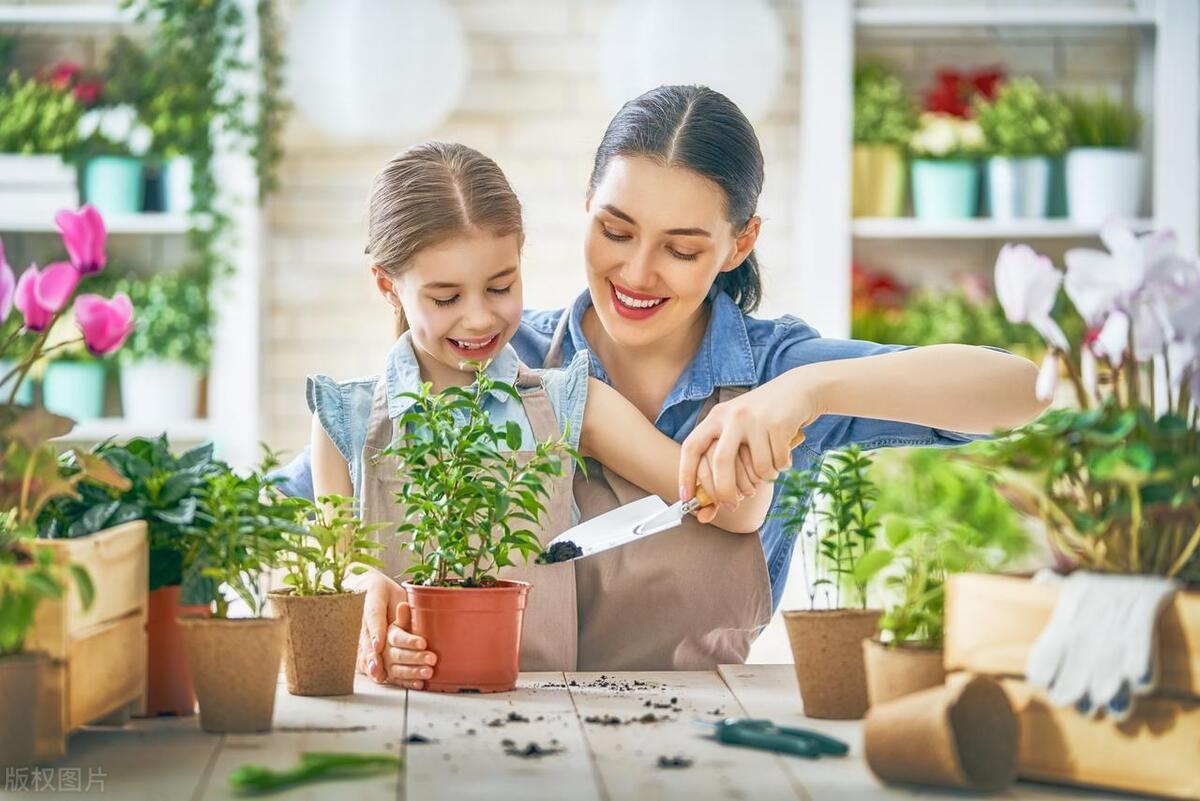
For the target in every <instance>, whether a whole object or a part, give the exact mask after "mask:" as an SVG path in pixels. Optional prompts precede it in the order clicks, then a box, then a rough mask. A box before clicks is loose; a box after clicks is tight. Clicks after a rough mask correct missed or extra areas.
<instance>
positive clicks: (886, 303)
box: [850, 264, 908, 311]
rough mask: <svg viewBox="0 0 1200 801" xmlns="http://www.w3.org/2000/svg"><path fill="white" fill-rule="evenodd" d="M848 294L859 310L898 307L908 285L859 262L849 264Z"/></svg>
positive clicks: (902, 300)
mask: <svg viewBox="0 0 1200 801" xmlns="http://www.w3.org/2000/svg"><path fill="white" fill-rule="evenodd" d="M850 287H851V290H850V294H851V296H852V297H853V305H854V307H855V308H856V309H859V310H860V311H866V310H870V309H898V308H900V307H902V306H903V305H904V296H905V295H906V294H907V293H908V287H906V286H905V285H904V284H902V283H900V282H899V281H897V280H896V279H895V278H893V277H892V276H890V275H888V274H887V273H884V272H878V271H876V270H871V269H868V268H866V267H863V266H861V265H859V264H852V265H851V266H850Z"/></svg>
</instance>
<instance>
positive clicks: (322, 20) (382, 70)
mask: <svg viewBox="0 0 1200 801" xmlns="http://www.w3.org/2000/svg"><path fill="white" fill-rule="evenodd" d="M469 73H470V51H469V50H468V48H467V42H466V38H465V36H464V35H463V30H462V25H460V24H459V21H458V19H457V17H455V15H454V12H453V11H452V10H450V9H449V8H448V7H447V6H446V4H445V3H444V2H442V0H304V4H303V6H302V7H301V8H300V11H299V13H298V14H297V15H296V16H295V18H294V20H293V21H292V25H291V28H290V30H289V31H288V37H287V71H286V85H287V88H288V94H289V95H290V96H291V98H292V100H293V102H294V103H295V105H296V107H297V108H298V109H299V110H300V112H301V113H302V114H303V115H304V116H305V118H307V119H308V120H309V121H310V122H311V123H312V124H313V125H315V126H316V127H318V128H320V129H321V130H322V131H324V132H326V133H328V134H330V135H331V136H336V137H340V138H345V139H358V140H375V141H388V142H396V141H397V140H403V139H406V138H411V137H414V136H418V135H420V134H424V133H427V132H428V131H429V130H430V129H432V128H435V127H436V126H437V125H438V124H439V123H441V122H442V121H443V120H445V119H446V117H447V116H449V114H450V113H451V112H452V111H453V110H454V109H455V107H456V106H457V105H458V102H459V100H460V99H461V98H462V93H463V89H464V88H465V87H466V85H467V76H468V75H469Z"/></svg>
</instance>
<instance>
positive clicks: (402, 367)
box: [384, 331, 520, 419]
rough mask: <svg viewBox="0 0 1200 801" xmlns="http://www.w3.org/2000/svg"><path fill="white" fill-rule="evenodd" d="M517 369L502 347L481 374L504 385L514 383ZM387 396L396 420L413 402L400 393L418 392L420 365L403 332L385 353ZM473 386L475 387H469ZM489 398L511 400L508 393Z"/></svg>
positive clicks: (509, 351) (497, 392) (513, 355)
mask: <svg viewBox="0 0 1200 801" xmlns="http://www.w3.org/2000/svg"><path fill="white" fill-rule="evenodd" d="M519 369H520V359H519V358H518V357H517V352H516V351H515V350H514V349H513V346H512V345H509V344H505V346H504V347H503V348H502V349H501V351H500V352H499V353H498V354H496V356H495V358H493V359H492V360H491V362H489V363H488V366H487V367H486V368H484V372H485V373H487V375H488V376H489V377H490V378H491V379H492V380H494V381H502V382H503V383H505V384H509V385H510V386H511V385H515V384H516V383H517V372H518V370H519ZM384 376H385V380H386V381H387V392H388V417H391V418H392V419H395V418H397V417H399V416H400V415H402V414H404V412H405V411H407V410H408V407H410V406H412V404H413V399H412V398H405V397H400V395H401V393H403V392H418V391H420V389H421V365H420V363H419V362H418V361H417V354H416V353H415V352H414V351H413V345H412V331H405V332H404V333H403V334H401V335H400V338H399V339H397V340H396V343H395V344H394V345H392V349H391V350H390V351H388V356H387V369H386V371H385V373H384ZM472 386H474V384H472ZM488 394H490V395H491V396H492V397H493V398H494V399H496V400H498V401H500V402H502V403H503V402H505V401H508V400H511V399H512V398H511V396H510V395H508V393H506V392H503V391H501V390H498V389H493V390H492V391H491V392H490V393H488Z"/></svg>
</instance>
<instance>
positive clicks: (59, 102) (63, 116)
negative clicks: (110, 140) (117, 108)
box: [0, 72, 84, 217]
mask: <svg viewBox="0 0 1200 801" xmlns="http://www.w3.org/2000/svg"><path fill="white" fill-rule="evenodd" d="M83 111H84V109H83V106H82V104H81V103H79V102H78V101H77V100H76V99H75V96H74V95H73V94H72V93H71V91H69V90H68V89H66V88H60V87H58V86H55V85H54V84H51V83H49V82H46V81H41V80H38V79H36V78H22V77H21V76H20V75H19V74H18V73H16V72H10V73H8V78H7V80H6V81H5V82H4V85H3V87H2V88H0V176H3V177H0V213H20V214H30V213H33V214H37V213H44V214H45V215H46V216H47V217H48V216H50V215H51V214H53V213H54V212H55V211H57V210H58V209H60V208H74V207H75V206H77V205H78V204H79V190H78V188H77V186H76V177H75V170H74V169H73V168H72V167H71V166H70V165H68V164H67V163H66V161H65V160H64V156H66V155H68V154H70V153H71V152H73V150H74V148H75V146H76V143H77V141H78V137H77V134H76V125H77V124H78V122H79V117H80V115H81V114H83Z"/></svg>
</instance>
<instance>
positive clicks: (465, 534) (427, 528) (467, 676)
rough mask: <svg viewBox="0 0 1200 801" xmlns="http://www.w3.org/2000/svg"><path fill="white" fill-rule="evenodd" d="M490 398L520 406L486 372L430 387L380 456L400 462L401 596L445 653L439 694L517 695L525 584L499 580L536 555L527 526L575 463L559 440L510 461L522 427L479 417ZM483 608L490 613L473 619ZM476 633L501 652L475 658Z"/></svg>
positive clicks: (414, 396) (419, 628)
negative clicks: (406, 558)
mask: <svg viewBox="0 0 1200 801" xmlns="http://www.w3.org/2000/svg"><path fill="white" fill-rule="evenodd" d="M491 392H502V393H504V394H506V395H509V396H511V397H512V398H514V399H519V397H520V396H519V395H518V393H517V391H516V389H515V388H514V387H512V386H511V385H509V384H505V383H503V382H499V381H495V380H493V379H492V378H491V377H490V376H488V375H487V374H486V373H485V372H484V371H483V367H482V366H478V369H477V371H476V380H475V383H474V384H473V385H472V386H471V387H469V388H463V387H450V388H448V389H446V390H444V391H443V392H441V393H437V394H435V393H433V392H432V389H431V385H430V384H428V383H425V384H423V385H422V387H421V389H420V391H419V392H414V393H407V394H406V395H405V397H407V398H408V399H410V400H411V401H412V402H413V405H412V406H411V407H409V410H408V411H407V412H406V413H405V414H403V415H401V417H400V418H399V420H398V421H397V426H398V428H399V429H400V430H403V431H404V432H405V434H404V436H403V437H400V438H397V440H396V441H395V442H393V444H392V445H391V447H390V448H388V449H386V450H385V451H384V452H383V454H382V455H383V457H385V458H386V457H390V458H393V459H395V461H396V466H397V475H398V476H399V478H400V489H399V490H398V491H397V492H396V501H397V503H398V504H399V505H400V506H401V507H402V508H403V509H404V511H405V513H406V514H407V516H408V519H407V520H406V521H405V522H403V523H401V524H400V525H399V526H398V527H397V532H398V533H399V534H400V535H401V537H402V539H403V544H404V547H405V548H406V549H408V550H409V551H410V552H411V553H412V555H413V560H412V565H411V567H409V568H408V570H407V571H406V574H407V575H409V576H411V580H410V581H409V582H405V584H404V588H405V590H406V591H407V592H408V595H409V602H410V603H411V604H412V607H413V631H414V633H416V634H418V635H420V636H423V637H425V639H426V641H427V642H428V643H429V647H430V648H431V649H432V650H434V651H436V652H437V653H438V669H437V673H436V674H435V676H434V678H433V679H432V680H431V681H429V682H427V683H426V685H425V686H426V687H427V688H428V689H430V690H435V691H441V692H458V691H459V690H460V689H462V688H464V687H465V688H469V689H476V690H479V691H481V692H501V691H505V690H509V689H512V687H513V686H514V685H515V682H516V678H517V663H518V652H519V648H520V636H521V635H520V632H521V620H522V615H523V610H524V607H525V596H526V594H527V593H528V592H529V588H530V585H529V584H528V583H527V582H522V581H508V580H504V579H502V578H500V577H498V575H497V574H498V572H499V571H500V570H501V569H503V568H505V567H508V566H511V565H513V564H514V561H513V558H512V556H513V554H514V553H517V554H520V555H521V556H522V557H523V558H524V560H525V561H528V559H529V557H530V556H531V555H536V554H537V553H538V552H539V551H541V544H540V543H539V541H538V537H537V535H536V534H535V533H534V531H533V530H532V528H531V527H536V526H537V524H538V520H539V518H540V517H541V515H542V513H543V512H544V511H545V505H544V501H545V499H546V498H547V497H548V493H549V490H548V487H547V484H548V481H549V480H550V479H552V478H553V477H555V476H558V475H561V474H562V462H561V460H562V458H563V457H568V458H572V459H576V460H577V461H578V459H579V456H578V454H577V453H576V452H575V451H574V450H572V449H571V448H570V446H569V445H568V444H567V442H566V440H565V439H559V440H548V441H546V442H539V443H537V446H536V448H535V452H534V453H533V455H532V456H531V457H530V458H529V459H528V461H525V462H524V463H522V462H521V461H520V460H519V459H518V458H517V456H516V455H515V454H514V453H512V452H513V451H516V450H517V449H518V448H519V447H520V445H521V429H520V427H519V426H518V425H517V423H515V422H511V421H510V422H509V423H508V424H507V425H505V426H497V425H495V424H493V423H492V421H491V419H490V418H489V417H488V416H487V413H486V412H485V411H484V406H483V404H484V399H485V398H486V397H487V396H488V393H491ZM505 450H507V451H508V453H506V452H504V451H505ZM455 606H458V607H460V609H454V608H452V607H455ZM483 608H491V609H492V610H493V613H492V614H480V613H478V612H477V611H475V610H479V609H483ZM468 610H470V611H468ZM481 629H485V630H490V631H491V634H490V635H489V637H488V638H487V639H488V640H489V641H493V642H496V643H498V645H497V646H496V650H495V651H494V652H491V651H487V652H485V651H481V650H480V648H479V642H480V635H479V632H480V630H481ZM497 632H499V633H497Z"/></svg>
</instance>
